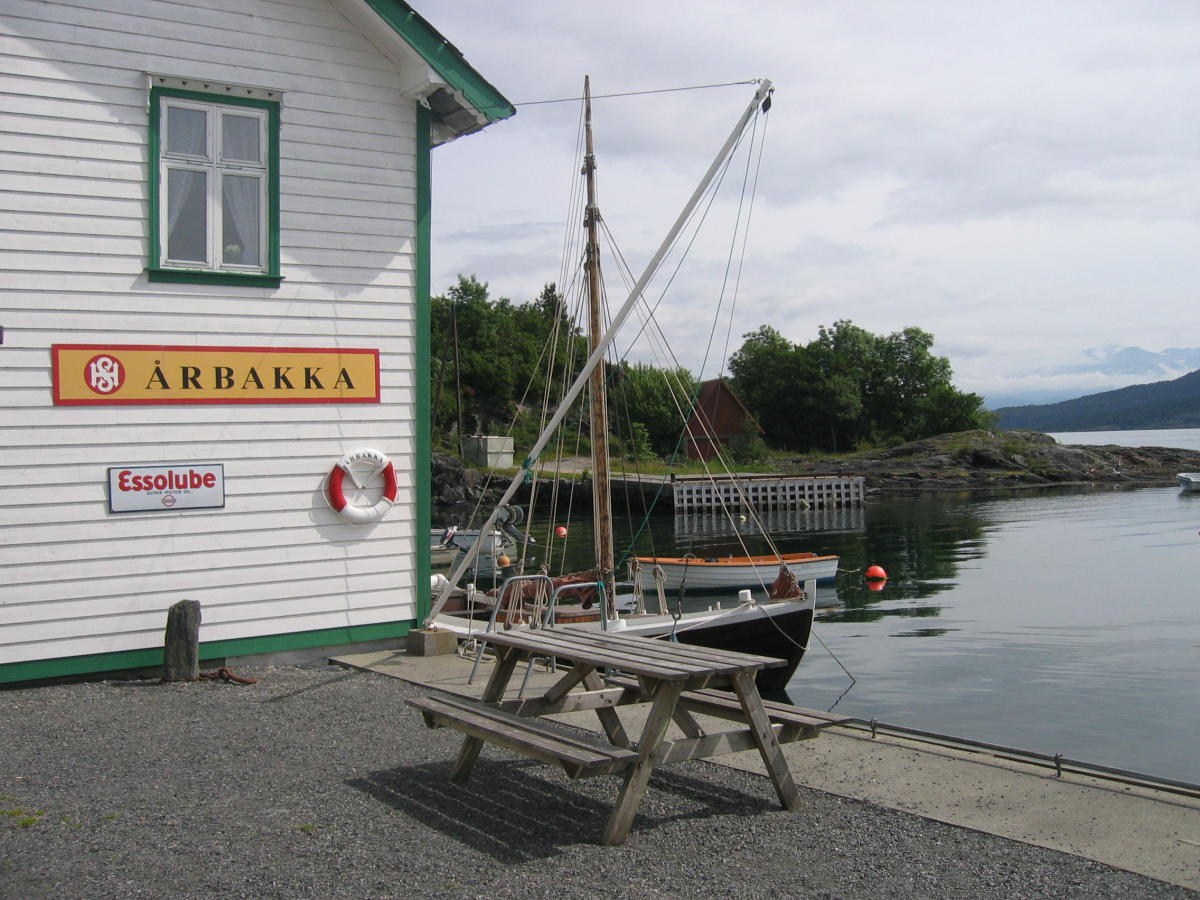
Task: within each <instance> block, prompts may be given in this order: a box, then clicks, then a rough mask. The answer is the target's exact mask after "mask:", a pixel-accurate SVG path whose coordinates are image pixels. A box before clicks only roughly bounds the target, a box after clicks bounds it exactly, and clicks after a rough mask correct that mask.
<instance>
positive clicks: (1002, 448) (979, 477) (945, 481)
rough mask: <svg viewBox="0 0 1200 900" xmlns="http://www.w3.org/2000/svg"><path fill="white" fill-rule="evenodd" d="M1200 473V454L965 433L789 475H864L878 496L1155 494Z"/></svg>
mask: <svg viewBox="0 0 1200 900" xmlns="http://www.w3.org/2000/svg"><path fill="white" fill-rule="evenodd" d="M1194 471H1200V452H1198V451H1195V450H1181V449H1178V448H1174V447H1118V446H1116V445H1113V444H1107V445H1103V446H1090V445H1077V444H1060V443H1058V441H1056V440H1055V439H1054V438H1052V437H1051V436H1050V435H1048V434H1042V433H1040V432H1036V431H962V432H956V433H954V434H943V435H938V436H937V437H932V438H925V439H923V440H919V441H912V442H910V443H907V444H901V445H899V446H897V447H890V448H888V449H886V450H879V451H873V452H869V453H859V454H853V455H850V456H844V457H839V458H837V459H830V458H829V457H819V458H807V457H798V458H795V459H792V460H787V461H785V462H784V463H783V464H781V466H780V472H781V473H784V474H789V475H829V474H837V475H861V476H863V477H864V478H866V480H867V488H868V489H869V490H877V491H901V490H903V491H911V490H921V491H930V490H948V489H953V490H963V489H986V490H991V489H1002V488H1029V487H1048V486H1055V485H1069V484H1107V485H1130V486H1141V487H1149V486H1153V485H1167V484H1174V483H1175V476H1176V474H1177V473H1178V472H1194Z"/></svg>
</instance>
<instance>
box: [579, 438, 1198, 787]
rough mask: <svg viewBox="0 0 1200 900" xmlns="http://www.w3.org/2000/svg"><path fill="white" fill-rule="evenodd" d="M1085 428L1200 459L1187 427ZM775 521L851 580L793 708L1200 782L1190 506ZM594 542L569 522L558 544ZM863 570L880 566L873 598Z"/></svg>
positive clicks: (661, 549)
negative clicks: (833, 558)
mask: <svg viewBox="0 0 1200 900" xmlns="http://www.w3.org/2000/svg"><path fill="white" fill-rule="evenodd" d="M1088 435H1090V436H1091V437H1092V438H1096V440H1093V441H1091V442H1093V443H1122V444H1128V445H1129V446H1150V445H1155V446H1182V447H1194V448H1196V449H1200V430H1190V429H1189V430H1179V431H1171V432H1106V433H1095V432H1092V433H1088ZM1115 436H1120V438H1121V439H1120V440H1116V439H1114V437H1115ZM1147 436H1150V437H1152V439H1150V438H1149V437H1147ZM1164 436H1165V437H1164ZM1056 437H1057V435H1056ZM1080 437H1081V435H1071V436H1070V439H1064V440H1063V442H1064V443H1083V442H1084V441H1083V440H1080V439H1078V438H1080ZM1184 441H1187V442H1190V443H1184ZM771 524H772V530H773V531H774V533H775V534H776V536H777V541H778V545H779V547H780V549H781V550H785V551H787V550H813V551H818V552H821V553H837V554H839V555H841V557H842V569H843V570H844V571H843V573H842V574H841V575H840V576H839V578H838V582H837V585H836V587H830V588H828V589H822V591H821V597H820V600H821V601H822V603H836V604H837V605H836V606H833V607H832V608H828V609H824V610H822V611H821V612H820V618H819V621H818V623H817V626H816V628H815V629H814V634H815V635H816V636H817V638H819V640H817V639H814V640H813V642H812V644H811V645H810V650H809V653H808V655H807V656H806V657H805V659H804V662H803V663H802V664H801V665H800V668H799V669H798V670H797V672H796V676H795V678H794V679H793V681H792V683H791V684H790V686H789V689H788V693H789V695H790V696H791V698H792V699H793V701H795V702H796V703H798V704H801V705H804V706H813V707H820V708H836V709H837V710H839V711H841V712H845V713H848V714H850V715H855V716H859V717H862V718H875V719H878V720H879V721H881V722H889V723H892V724H897V725H904V726H908V727H912V728H919V729H926V730H930V731H938V732H943V733H947V734H952V735H956V736H959V737H966V738H972V739H975V740H982V741H988V742H994V743H998V744H1005V745H1008V746H1013V747H1018V748H1021V749H1026V750H1034V751H1039V752H1043V753H1050V754H1053V753H1062V754H1064V755H1065V756H1069V757H1074V758H1078V759H1083V760H1087V761H1090V762H1094V763H1100V764H1104V765H1109V766H1117V767H1120V768H1127V769H1133V770H1136V771H1141V772H1147V773H1150V774H1155V775H1160V776H1164V777H1170V778H1176V779H1183V780H1187V781H1192V782H1200V752H1198V751H1197V746H1198V743H1200V600H1198V598H1200V591H1198V590H1197V586H1198V584H1200V534H1198V531H1200V494H1183V493H1180V491H1179V490H1177V489H1175V488H1146V489H1138V490H1130V489H1109V488H1096V489H1052V490H1047V491H1036V492H1034V491H1021V492H1012V493H1009V494H1004V495H995V494H992V495H981V494H970V493H962V494H953V495H941V494H939V495H936V496H916V497H904V498H890V499H886V500H874V501H871V502H869V503H868V504H867V505H866V507H865V508H863V509H857V510H850V511H833V512H827V513H820V512H807V513H790V514H777V515H776V516H775V517H774V519H773V520H772V523H771ZM619 525H620V526H621V527H622V528H625V529H626V531H628V523H619ZM620 532H621V529H618V540H620V538H621V533H620ZM588 542H590V534H588V533H587V531H586V529H581V528H578V527H574V526H573V528H572V532H571V536H570V539H569V541H568V544H569V545H571V546H573V547H577V548H579V549H580V550H584V549H585V548H586V546H587V544H588ZM651 544H652V545H653V547H654V551H655V552H658V553H668V552H670V551H671V550H675V549H677V550H679V551H680V552H684V551H688V550H690V551H693V552H697V553H698V554H700V553H704V552H705V551H709V552H711V553H713V554H716V553H719V552H722V551H724V552H726V553H728V552H734V550H735V548H736V547H737V546H738V543H737V539H736V537H735V535H734V534H733V530H732V529H731V528H730V527H729V526H726V525H724V524H722V523H720V522H717V521H714V520H708V519H704V518H702V517H701V518H696V517H683V516H680V517H675V518H672V517H670V516H666V517H658V518H657V519H655V520H654V521H653V522H652V524H651V526H650V528H649V530H648V531H647V532H645V533H643V534H642V535H641V536H640V538H639V540H638V545H639V552H648V551H650V545H651ZM760 547H761V545H758V544H755V543H754V542H753V541H749V542H748V549H749V550H751V551H752V552H753V551H757V550H759V549H760ZM869 565H881V566H883V567H884V568H885V569H886V570H887V572H888V573H889V576H890V577H889V579H888V581H887V583H886V585H885V586H884V588H883V589H882V590H881V591H871V590H868V589H867V587H866V585H865V583H864V581H863V579H862V570H863V569H864V568H865V567H866V566H869ZM835 656H836V661H835ZM839 661H840V664H841V665H840V666H839ZM841 666H844V667H845V668H846V669H847V670H849V672H850V673H851V674H852V675H853V676H854V679H855V680H854V681H853V682H851V680H850V678H848V677H847V675H846V674H845V672H843V670H842V668H841Z"/></svg>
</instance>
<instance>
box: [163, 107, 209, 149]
mask: <svg viewBox="0 0 1200 900" xmlns="http://www.w3.org/2000/svg"><path fill="white" fill-rule="evenodd" d="M167 152H168V153H186V154H187V155H188V156H204V157H207V156H208V113H207V112H205V111H204V110H202V109H190V108H188V107H185V106H168V107H167Z"/></svg>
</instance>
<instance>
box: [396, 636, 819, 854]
mask: <svg viewBox="0 0 1200 900" xmlns="http://www.w3.org/2000/svg"><path fill="white" fill-rule="evenodd" d="M487 641H488V643H489V644H491V645H492V646H493V647H495V649H496V653H497V659H496V666H495V668H494V669H493V670H492V674H491V677H490V678H489V679H488V683H487V685H486V687H485V688H484V691H483V695H482V697H481V698H480V699H479V700H470V699H466V698H462V697H450V696H437V697H419V698H413V699H410V700H408V701H407V702H408V704H409V705H411V706H413V707H415V708H416V709H417V710H419V711H420V712H421V714H422V716H423V717H424V719H425V722H426V724H428V725H429V726H430V727H438V726H446V727H449V728H453V729H456V730H458V731H460V732H462V733H463V734H464V735H465V737H464V739H463V743H462V746H461V748H460V750H459V753H458V758H457V760H456V761H455V764H454V767H453V768H452V770H451V773H450V777H451V779H452V780H454V781H457V782H463V781H466V780H467V779H468V778H469V777H470V775H471V770H472V768H473V766H474V764H475V760H476V759H477V758H478V755H479V751H480V749H481V748H482V746H483V743H484V742H485V741H486V742H488V743H492V744H496V745H497V746H501V747H506V748H508V749H510V750H514V751H516V752H518V753H521V754H524V755H525V756H529V757H531V758H533V759H539V760H542V761H545V762H551V763H557V764H559V765H561V766H562V768H563V770H564V771H565V772H566V773H567V775H568V776H570V777H571V778H584V777H590V776H595V775H607V774H614V773H619V774H623V776H624V779H623V784H622V786H621V791H620V793H619V795H618V797H617V801H616V804H615V806H614V808H613V811H612V813H611V815H610V816H609V819H608V822H607V824H606V826H605V829H604V833H603V836H602V839H601V841H602V843H604V844H609V845H613V844H620V843H623V842H624V840H625V838H626V836H627V835H628V833H629V829H630V827H631V826H632V824H633V819H634V816H635V814H636V812H637V809H638V806H639V805H640V803H641V798H642V796H643V795H644V794H645V791H646V786H647V784H648V782H649V780H650V775H651V773H652V772H653V770H654V767H655V766H656V765H657V764H658V763H660V762H672V761H679V760H686V759H703V758H706V757H710V756H715V755H718V754H722V753H733V752H737V751H739V750H750V749H755V748H756V749H757V750H758V751H759V753H760V755H761V756H762V759H763V762H764V764H765V765H766V768H767V774H768V775H769V776H770V778H771V781H772V783H773V785H774V787H775V791H776V794H777V795H778V797H779V801H780V803H781V804H782V805H783V807H784V808H785V809H794V808H796V807H797V806H799V804H800V800H799V795H798V793H797V791H796V786H795V783H794V782H793V780H792V775H791V772H790V770H789V769H788V764H787V761H786V759H784V756H783V752H782V751H781V749H780V744H781V743H786V742H788V741H794V740H804V739H809V738H812V737H816V735H817V734H818V733H819V731H820V729H821V728H823V727H825V726H827V725H830V724H835V723H836V722H838V721H843V719H842V718H841V717H838V716H831V715H829V714H826V713H820V712H817V711H814V710H799V709H797V708H796V707H789V706H788V705H787V704H781V703H766V702H764V701H763V699H762V697H761V696H760V695H759V692H758V688H757V686H756V685H755V675H756V673H757V672H758V671H759V670H760V669H764V668H773V667H776V666H782V665H785V664H786V663H785V661H784V660H781V659H775V658H773V657H769V656H758V655H755V654H748V653H736V652H733V651H728V650H715V649H712V648H708V647H697V646H692V645H689V644H679V643H674V642H670V641H663V640H656V639H653V638H646V637H640V636H637V635H629V634H622V633H621V632H619V631H616V632H613V631H607V632H605V631H592V630H584V629H574V628H541V629H514V630H511V631H496V632H489V633H488V634H487ZM531 657H551V658H554V659H557V660H559V661H560V662H563V663H565V664H566V666H564V667H563V669H562V673H563V674H562V676H561V677H560V678H559V680H558V681H557V682H555V683H554V684H553V685H551V687H550V688H549V689H548V690H546V691H545V693H544V694H542V695H541V696H538V697H529V698H516V699H507V700H506V699H505V696H504V695H505V692H506V690H507V687H508V683H509V681H510V680H511V678H512V676H513V673H514V671H515V670H516V667H517V665H518V663H519V662H521V661H522V660H524V659H528V658H531ZM615 673H620V674H615ZM720 688H728V689H731V690H732V693H728V692H727V691H724V690H719V689H720ZM631 704H649V706H650V710H649V713H648V716H647V718H646V721H645V723H644V725H643V726H642V730H641V733H640V734H639V735H638V737H637V740H636V741H635V740H632V739H631V738H630V737H629V735H628V734H627V733H626V730H625V725H624V723H623V722H622V720H621V718H620V716H619V715H618V713H617V708H618V707H623V706H628V705H631ZM577 710H594V711H595V712H596V714H597V716H598V718H599V721H600V726H601V728H602V730H603V736H597V737H592V736H584V735H579V734H577V733H573V732H571V731H569V730H567V729H565V728H563V727H562V726H560V725H557V724H551V723H550V722H549V721H548V720H546V719H545V717H546V716H549V715H553V714H555V713H562V712H573V711H577ZM694 712H696V713H703V714H706V715H712V716H716V717H719V718H721V719H724V720H727V721H730V722H733V723H735V724H736V725H738V726H740V727H735V728H733V729H732V730H729V731H721V732H716V733H708V732H706V731H705V730H704V729H703V728H702V727H701V726H700V724H699V723H698V722H697V720H696V719H695V717H694V716H693V715H692V714H693V713H694ZM672 721H673V722H675V723H676V724H677V725H678V727H679V728H680V730H681V731H682V732H683V734H684V737H682V738H678V739H674V740H668V739H667V737H666V735H667V729H668V726H669V725H670V723H671V722H672Z"/></svg>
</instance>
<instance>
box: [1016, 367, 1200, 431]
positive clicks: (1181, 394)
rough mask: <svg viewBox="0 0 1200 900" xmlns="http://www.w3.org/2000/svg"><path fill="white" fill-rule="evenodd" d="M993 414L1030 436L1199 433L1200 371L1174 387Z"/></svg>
mask: <svg viewBox="0 0 1200 900" xmlns="http://www.w3.org/2000/svg"><path fill="white" fill-rule="evenodd" d="M994 412H995V413H996V416H997V419H998V425H999V427H1000V428H1025V429H1029V430H1031V431H1121V430H1126V429H1132V428H1200V369H1197V370H1196V371H1195V372H1189V373H1188V374H1187V375H1183V376H1181V377H1179V378H1176V379H1174V380H1172V381H1156V382H1154V383H1153V384H1135V385H1133V386H1131V387H1126V388H1121V389H1120V390H1116V391H1105V392H1103V393H1101V394H1089V395H1088V396H1086V397H1078V398H1076V399H1074V400H1063V401H1062V402H1061V403H1047V404H1044V405H1040V406H1006V407H1004V408H1002V409H997V410H995V411H994Z"/></svg>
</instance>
